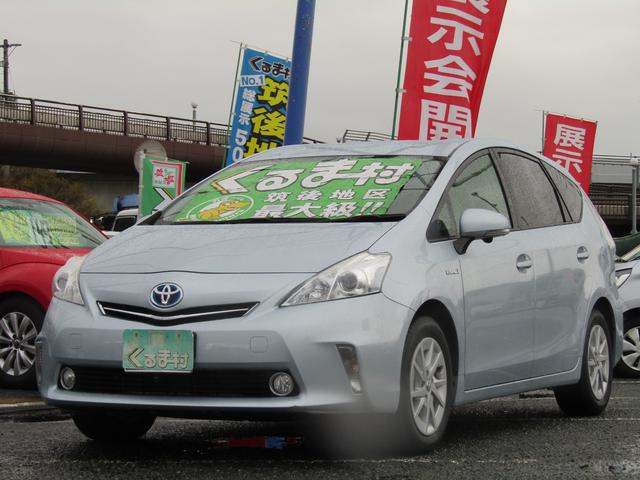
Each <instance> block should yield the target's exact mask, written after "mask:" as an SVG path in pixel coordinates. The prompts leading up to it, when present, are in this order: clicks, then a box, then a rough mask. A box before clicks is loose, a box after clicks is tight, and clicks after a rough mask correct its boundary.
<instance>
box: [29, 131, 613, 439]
mask: <svg viewBox="0 0 640 480" xmlns="http://www.w3.org/2000/svg"><path fill="white" fill-rule="evenodd" d="M615 280H616V277H615V272H614V245H613V242H612V239H611V237H610V235H609V233H608V232H607V230H606V228H605V227H604V224H603V223H602V221H601V219H600V218H599V216H598V214H597V212H596V211H595V209H594V208H593V206H592V204H591V203H590V201H589V199H588V198H587V197H586V195H584V193H583V192H582V190H581V189H580V187H579V186H578V185H577V184H576V183H575V182H574V181H573V180H572V179H571V178H570V177H569V176H568V175H567V173H566V172H565V171H564V170H563V169H562V168H561V166H559V165H557V164H555V163H554V162H551V161H549V160H547V159H545V158H544V157H541V156H539V155H537V154H534V153H529V152H526V151H524V150H522V149H520V148H518V147H516V146H514V145H510V144H507V143H501V142H492V141H488V140H457V141H446V142H428V143H425V142H371V143H352V144H337V145H300V146H290V147H283V148H278V149H275V150H269V151H265V152H261V153H259V154H257V155H254V156H252V157H250V158H246V159H244V160H242V161H240V162H238V163H236V164H234V165H232V166H230V167H228V168H225V169H222V170H220V171H219V172H217V173H215V174H214V175H212V176H211V177H209V178H207V179H205V180H203V181H202V182H200V183H199V184H197V185H195V186H194V187H192V188H191V189H190V190H188V191H187V192H185V193H184V194H183V195H182V196H180V197H179V198H177V199H176V200H175V201H173V202H172V203H171V204H169V205H168V206H166V207H165V208H164V209H162V210H161V211H158V212H156V213H154V214H152V215H151V216H149V217H147V218H146V219H144V220H143V221H142V222H140V223H139V224H138V225H136V226H134V227H132V228H130V229H128V230H127V231H125V232H123V233H122V234H120V235H118V236H117V237H115V238H114V239H112V240H110V241H109V242H106V243H105V244H103V245H101V246H99V247H98V248H96V249H95V250H94V251H93V252H92V253H90V254H89V255H87V256H86V257H82V258H73V259H71V260H70V261H69V262H68V263H67V264H66V265H65V266H64V267H63V268H62V269H61V270H60V271H59V272H58V273H57V275H56V277H55V279H54V282H53V289H54V299H53V301H52V303H51V306H50V308H49V311H48V313H47V317H46V321H45V324H44V327H43V330H42V332H41V334H40V335H39V337H38V339H37V342H36V345H37V355H36V356H37V377H38V382H39V388H40V392H41V394H42V396H43V397H44V399H45V400H46V401H47V402H48V403H49V404H51V405H55V406H58V407H62V408H65V409H68V410H69V411H70V412H71V414H72V416H73V420H74V422H75V424H76V425H77V427H78V428H79V429H80V431H82V432H83V433H84V434H85V435H87V436H88V437H90V438H93V439H96V440H102V441H109V440H121V439H132V438H137V437H140V436H142V435H144V434H145V433H146V432H147V431H148V430H149V428H151V426H152V424H153V423H154V420H155V418H156V416H159V415H165V416H171V415H176V416H181V417H185V416H186V417H207V418H223V417H225V416H228V415H231V414H233V415H235V416H241V417H243V418H248V419H252V418H261V417H263V416H265V415H271V414H273V415H278V416H284V417H287V416H291V417H292V416H294V415H297V414H313V415H331V414H354V415H355V414H379V415H380V418H384V419H387V420H388V421H389V426H390V430H389V431H390V432H391V433H392V434H393V436H394V437H395V439H396V440H397V441H398V442H399V444H401V445H404V446H406V447H407V448H409V449H413V450H417V451H418V450H426V449H429V448H431V447H432V446H434V445H435V444H436V443H437V442H438V441H439V440H440V438H441V437H442V435H443V433H444V431H445V429H446V426H447V421H448V418H449V415H450V412H451V408H452V406H454V405H460V404H465V403H469V402H473V401H478V400H484V399H488V398H492V397H498V396H502V395H508V394H514V393H518V392H524V391H527V390H533V389H540V388H553V389H554V392H555V397H556V399H557V402H558V405H559V407H560V408H561V409H562V411H564V412H565V413H566V414H568V415H598V414H600V413H601V412H602V411H603V410H604V409H605V407H606V405H607V402H608V400H609V396H610V393H611V380H612V376H611V371H612V365H614V364H615V363H616V362H617V361H618V359H619V357H620V353H621V345H622V342H621V327H622V315H621V302H620V299H619V298H618V292H617V289H616V285H615Z"/></svg>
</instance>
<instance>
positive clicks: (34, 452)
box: [0, 380, 640, 480]
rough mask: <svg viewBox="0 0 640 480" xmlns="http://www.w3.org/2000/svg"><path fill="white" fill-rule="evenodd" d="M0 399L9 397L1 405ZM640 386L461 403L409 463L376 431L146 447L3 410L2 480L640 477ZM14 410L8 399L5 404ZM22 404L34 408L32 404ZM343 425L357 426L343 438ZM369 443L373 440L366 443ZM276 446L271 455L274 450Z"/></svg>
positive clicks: (276, 426) (193, 425) (226, 429)
mask: <svg viewBox="0 0 640 480" xmlns="http://www.w3.org/2000/svg"><path fill="white" fill-rule="evenodd" d="M2 398H3V395H2V394H1V393H0V403H2ZM639 400H640V382H635V381H624V380H617V381H616V382H615V383H614V385H613V394H612V397H611V401H610V403H609V407H608V409H607V411H606V412H605V414H603V415H602V416H600V417H595V418H574V419H572V418H568V417H565V416H564V415H563V414H562V413H561V412H560V410H559V409H558V407H557V406H556V403H555V400H554V399H553V396H552V394H551V392H548V391H538V392H535V393H533V394H527V395H515V396H510V397H505V398H501V399H496V400H489V401H485V402H480V403H476V404H473V405H468V406H464V407H459V408H456V409H455V411H454V414H453V416H452V419H451V423H450V425H449V429H448V433H447V435H446V437H445V439H444V441H443V442H442V444H441V445H440V446H439V447H438V448H437V449H436V450H434V451H433V452H431V453H428V454H424V455H419V456H402V455H397V454H392V453H389V452H385V449H384V448H382V450H380V449H378V448H377V447H376V448H374V447H373V446H371V445H370V446H371V449H370V450H362V449H360V448H356V447H354V445H355V444H356V443H357V444H362V443H365V444H366V443H371V444H372V445H374V444H375V445H376V446H379V445H384V440H385V436H384V431H377V430H376V428H375V426H372V427H371V428H369V426H370V425H367V427H362V426H361V427H360V428H361V430H349V429H351V428H352V426H351V425H349V422H347V423H342V424H341V425H340V427H341V431H340V432H337V431H335V430H333V429H334V427H335V426H327V425H326V424H325V425H324V427H325V428H323V429H322V431H318V429H317V425H309V424H300V423H250V422H220V421H205V420H176V419H164V418H163V419H160V420H158V421H157V422H156V424H155V425H154V427H153V428H152V429H151V431H150V432H149V433H148V434H147V435H146V437H145V438H144V439H143V440H141V441H138V442H133V443H129V444H120V445H104V444H99V443H96V442H93V441H90V440H87V439H85V438H84V437H83V436H82V435H81V434H80V433H79V432H78V431H77V430H76V429H75V427H74V425H73V423H72V421H71V420H69V419H68V418H67V417H65V416H64V415H59V414H56V412H57V411H56V410H50V411H49V413H48V414H47V415H42V413H37V412H36V413H37V414H34V413H33V412H31V413H29V412H23V414H19V413H16V414H11V415H8V414H4V415H3V414H0V475H1V477H2V479H13V478H15V479H31V478H34V479H39V480H45V479H58V478H64V479H69V480H72V479H76V478H77V479H80V478H82V479H84V478H87V477H89V476H90V477H91V479H92V480H98V479H109V480H115V479H127V480H133V479H137V478H145V479H146V478H172V479H182V478H187V479H190V480H191V479H198V478H208V479H221V478H251V479H256V478H273V479H276V478H277V479H282V478H320V479H323V480H329V479H333V478H336V479H345V478H347V479H348V478H353V479H408V478H411V479H413V478H440V479H442V478H473V479H482V478H491V479H496V478H510V479H511V478H563V479H570V478H618V477H628V478H632V477H640V401H639ZM5 403H6V401H5ZM23 403H25V402H23ZM346 430H349V431H347V432H345V431H346ZM367 440H369V441H370V442H367ZM265 447H269V448H265Z"/></svg>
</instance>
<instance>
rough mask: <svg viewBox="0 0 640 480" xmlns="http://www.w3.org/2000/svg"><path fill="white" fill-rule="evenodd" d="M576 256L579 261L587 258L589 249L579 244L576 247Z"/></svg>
mask: <svg viewBox="0 0 640 480" xmlns="http://www.w3.org/2000/svg"><path fill="white" fill-rule="evenodd" d="M576 257H577V258H578V260H580V261H581V262H582V261H584V260H586V259H587V258H589V249H588V248H587V247H584V246H581V247H578V251H577V252H576Z"/></svg>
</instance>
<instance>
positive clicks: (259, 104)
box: [225, 47, 291, 165]
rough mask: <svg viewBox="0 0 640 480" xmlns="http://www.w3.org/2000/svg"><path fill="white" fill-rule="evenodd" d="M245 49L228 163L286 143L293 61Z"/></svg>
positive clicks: (232, 122) (232, 123)
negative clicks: (285, 135)
mask: <svg viewBox="0 0 640 480" xmlns="http://www.w3.org/2000/svg"><path fill="white" fill-rule="evenodd" d="M241 48H243V49H244V51H243V56H242V60H241V67H240V73H239V78H238V80H237V81H238V88H237V90H236V97H235V104H234V109H233V118H232V121H231V135H230V138H229V150H228V152H227V159H226V162H225V164H226V165H231V164H232V163H234V162H237V161H238V160H241V159H242V158H244V157H248V156H249V155H253V154H254V153H257V152H261V151H263V150H266V149H269V148H275V147H279V146H281V145H283V144H284V133H285V126H286V120H287V104H288V102H289V77H290V76H291V62H290V61H289V60H288V59H286V58H282V57H277V56H275V55H272V54H270V53H265V52H261V51H259V50H253V49H251V48H246V47H241Z"/></svg>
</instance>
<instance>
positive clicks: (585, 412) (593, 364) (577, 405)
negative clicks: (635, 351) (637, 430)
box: [554, 310, 613, 416]
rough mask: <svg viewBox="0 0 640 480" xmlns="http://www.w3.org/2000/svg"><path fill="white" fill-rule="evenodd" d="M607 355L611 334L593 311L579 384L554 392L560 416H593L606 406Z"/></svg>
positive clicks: (610, 369) (610, 375)
mask: <svg viewBox="0 0 640 480" xmlns="http://www.w3.org/2000/svg"><path fill="white" fill-rule="evenodd" d="M611 352H612V348H611V334H610V332H609V329H608V327H607V323H606V321H605V318H604V315H602V313H600V312H599V311H598V310H594V311H593V312H592V313H591V318H590V319H589V329H588V330H587V335H586V339H585V345H584V352H583V355H582V370H581V375H580V381H579V382H578V383H577V384H575V385H568V386H566V387H558V388H556V389H555V390H554V391H555V395H556V401H557V402H558V405H559V406H560V408H561V409H562V411H563V412H564V413H566V414H567V415H570V416H595V415H599V414H601V413H602V412H603V411H604V409H605V408H606V407H607V403H609V396H610V395H611V381H612V379H613V367H612V363H611Z"/></svg>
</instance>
